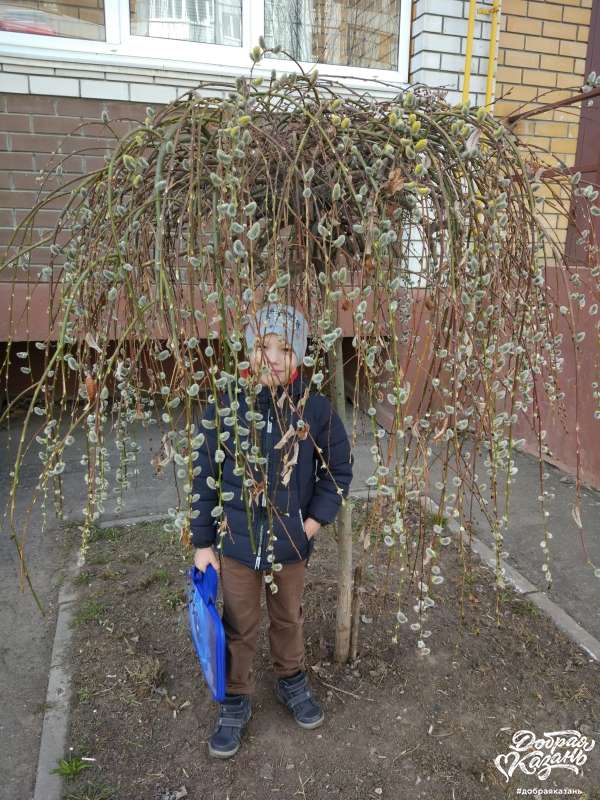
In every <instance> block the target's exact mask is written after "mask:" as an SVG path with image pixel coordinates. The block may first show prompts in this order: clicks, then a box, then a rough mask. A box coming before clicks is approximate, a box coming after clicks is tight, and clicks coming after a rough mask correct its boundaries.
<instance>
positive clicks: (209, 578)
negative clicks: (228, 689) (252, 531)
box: [187, 564, 226, 703]
mask: <svg viewBox="0 0 600 800" xmlns="http://www.w3.org/2000/svg"><path fill="white" fill-rule="evenodd" d="M187 575H188V586H189V591H188V609H189V623H190V632H191V635H192V641H193V643H194V647H195V648H196V653H197V654H198V660H199V661H200V666H201V667H202V672H203V673H204V677H205V678H206V683H207V684H208V687H209V689H210V690H211V692H212V696H213V698H214V699H215V700H216V701H217V702H219V703H220V702H222V701H223V700H224V699H225V686H226V675H225V669H226V662H225V652H226V644H225V631H224V629H223V623H222V622H221V617H220V616H219V612H218V611H217V608H216V605H215V603H216V600H217V592H218V589H219V576H218V574H217V571H216V570H215V568H214V567H213V566H212V565H211V564H209V565H208V566H207V568H206V571H205V572H201V571H200V570H199V569H198V568H197V567H196V566H193V567H191V568H190V569H189V570H188V573H187Z"/></svg>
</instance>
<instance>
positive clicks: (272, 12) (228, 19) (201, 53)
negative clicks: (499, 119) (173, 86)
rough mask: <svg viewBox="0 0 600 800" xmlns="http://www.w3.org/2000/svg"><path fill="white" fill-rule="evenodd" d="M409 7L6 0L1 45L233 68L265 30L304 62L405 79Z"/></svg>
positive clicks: (1, 9) (271, 62)
mask: <svg viewBox="0 0 600 800" xmlns="http://www.w3.org/2000/svg"><path fill="white" fill-rule="evenodd" d="M78 2H79V3H81V5H77V3H78ZM410 9H411V0H68V2H67V0H64V1H63V2H49V0H0V50H1V51H2V53H3V54H5V55H10V56H13V57H14V56H18V55H23V57H25V58H27V57H30V58H52V57H53V53H54V56H55V57H56V58H57V59H60V58H67V59H68V60H71V61H73V60H76V61H78V62H80V63H84V62H94V63H99V64H104V63H108V64H117V65H119V64H123V63H127V62H128V63H130V64H131V65H132V66H142V67H148V68H150V69H151V68H152V67H154V68H156V67H157V66H158V67H160V68H163V69H165V68H166V69H175V70H176V69H181V70H184V69H196V70H197V71H199V69H201V68H202V67H203V66H205V65H214V69H212V70H211V71H213V72H228V73H230V74H231V73H236V72H238V73H239V72H246V71H247V70H249V69H250V67H251V66H252V61H251V59H250V50H251V49H252V48H253V47H254V46H255V45H256V44H257V43H258V39H259V36H261V35H262V36H264V37H265V40H266V42H267V44H268V45H269V44H272V45H276V44H280V45H281V46H282V49H283V50H286V51H287V52H288V53H289V54H290V55H291V56H292V57H293V58H295V59H297V60H298V61H299V62H300V63H301V64H302V67H303V68H304V69H309V70H310V69H312V67H313V66H315V65H316V66H317V67H318V68H319V71H320V72H321V73H322V74H327V75H330V76H332V77H336V76H348V75H350V76H351V77H355V78H367V79H368V78H376V79H381V80H387V81H390V82H403V81H406V80H407V79H408V53H409V43H410ZM132 57H133V58H134V59H135V61H132V60H131V59H132ZM272 67H276V68H277V69H278V71H279V70H281V71H290V70H295V69H296V67H295V65H294V62H293V61H292V60H291V59H289V58H288V57H287V56H285V55H284V54H283V53H279V54H276V55H271V56H270V57H268V58H265V59H264V61H263V62H261V64H259V65H258V66H257V67H256V68H255V73H256V74H259V73H260V72H270V71H271V69H272ZM349 67H351V68H352V69H351V72H350V73H349V72H348V68H349Z"/></svg>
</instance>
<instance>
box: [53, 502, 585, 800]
mask: <svg viewBox="0 0 600 800" xmlns="http://www.w3.org/2000/svg"><path fill="white" fill-rule="evenodd" d="M362 513H364V510H363V508H362V505H361V506H360V507H357V509H356V512H355V516H356V519H357V523H358V522H360V516H361V514H362ZM357 529H358V525H357ZM317 537H318V538H317V542H316V546H315V550H314V554H313V557H312V559H311V563H310V566H309V569H308V571H307V576H306V588H305V602H304V609H305V619H306V621H305V639H306V663H307V666H308V670H309V677H310V680H311V684H312V686H313V688H314V691H315V694H316V695H317V697H318V698H319V700H320V701H321V702H322V704H323V706H324V709H325V712H326V718H325V723H324V724H323V726H321V727H320V728H318V729H316V730H313V731H306V730H303V729H301V728H299V727H298V726H297V725H296V724H295V723H294V721H293V719H292V717H291V715H290V714H289V712H288V711H287V709H285V708H284V707H283V706H281V705H280V704H279V703H278V702H277V700H276V699H275V697H274V694H273V685H274V676H273V674H272V672H271V668H270V656H269V647H268V638H267V630H266V628H267V624H266V623H267V617H266V607H265V605H264V597H263V625H262V627H261V633H260V638H259V646H258V653H257V659H256V663H255V668H256V674H257V686H258V689H257V692H256V695H255V696H254V698H253V716H252V719H251V720H250V723H249V725H248V728H247V730H246V732H245V733H244V736H243V740H242V748H241V749H240V751H239V752H238V754H237V755H236V756H235V757H234V758H232V759H227V760H222V761H221V760H216V759H212V758H210V757H209V756H208V751H207V739H208V738H209V737H210V734H211V731H212V729H213V726H214V722H215V719H216V714H217V710H218V707H217V704H216V703H215V702H214V701H213V700H212V698H211V696H210V692H209V691H208V689H207V688H206V685H205V683H204V679H203V676H202V673H201V670H200V667H199V664H198V661H197V659H196V655H195V652H194V650H193V646H192V644H191V640H190V638H189V633H188V622H187V606H186V588H187V581H186V571H187V569H188V568H189V566H190V565H191V555H190V553H189V552H187V553H186V552H183V551H182V548H181V546H180V545H179V544H178V543H177V542H173V541H171V539H170V537H169V534H166V533H165V532H164V531H162V528H161V526H160V525H157V524H147V525H135V526H131V527H126V528H114V529H110V530H107V531H98V532H97V533H96V534H95V536H94V540H93V542H92V544H91V547H90V551H89V554H88V559H87V563H86V565H85V567H84V568H83V571H82V573H81V575H80V576H79V578H78V583H79V586H80V591H79V600H78V609H77V624H76V626H75V634H74V648H73V661H74V663H73V672H74V702H73V710H72V716H71V721H70V745H71V747H72V751H71V755H73V756H85V757H88V758H93V759H95V761H93V762H87V763H90V764H91V765H92V766H91V767H90V768H88V769H84V770H83V771H82V772H81V773H80V774H79V775H78V776H76V777H75V778H73V779H71V780H69V781H68V782H67V783H66V789H65V794H64V800H179V799H180V798H184V797H187V798H191V800H213V799H214V800H217V798H219V800H221V799H222V800H228V799H229V800H242V799H243V800H267V799H270V798H273V799H274V800H293V799H295V798H300V800H328V799H329V798H340V799H343V800H351V799H352V800H354V799H355V798H356V800H364V799H365V798H375V799H377V798H393V799H394V800H396V799H397V798H398V799H402V800H403V799H404V798H410V799H411V800H412V799H413V798H415V799H416V798H426V800H434V799H435V800H481V798H490V800H496V798H498V799H499V800H509V799H512V798H517V797H520V796H521V795H522V794H524V793H525V792H524V790H526V789H530V790H532V789H533V790H535V789H537V790H539V792H540V793H541V792H545V793H546V794H551V795H552V794H554V795H562V794H567V793H570V794H576V795H577V796H578V797H579V798H580V800H600V752H599V750H600V692H599V687H600V668H599V666H598V665H597V664H596V663H595V662H593V661H591V659H589V658H588V656H587V655H586V654H585V653H584V652H582V651H580V650H579V648H578V647H577V646H576V645H574V644H573V643H572V642H571V641H570V640H569V639H567V638H566V637H565V636H564V635H563V634H562V633H561V632H560V631H558V630H557V629H556V628H555V627H554V625H553V624H552V623H551V622H550V621H549V620H548V619H547V618H546V617H544V616H543V615H542V614H541V613H540V612H539V611H538V610H537V608H536V607H535V606H534V605H533V604H532V603H531V602H530V601H529V600H528V599H527V598H526V597H523V596H520V595H518V594H515V593H513V592H512V590H510V589H506V590H503V592H502V598H503V603H502V607H501V626H500V627H498V626H497V624H496V595H495V592H494V582H493V577H492V575H491V573H490V572H489V570H488V569H487V567H486V566H484V565H482V564H481V563H479V561H478V560H477V559H476V557H473V563H471V564H470V572H469V573H468V574H467V576H466V580H465V577H464V576H463V564H462V556H461V554H460V553H459V552H458V551H457V549H456V548H455V546H454V544H452V545H450V546H448V547H446V548H444V552H443V556H444V558H443V561H442V562H441V564H442V574H443V575H444V576H445V581H444V582H443V583H442V584H440V585H438V586H435V587H434V588H435V590H436V592H435V594H434V595H433V596H434V598H435V600H436V605H435V607H434V608H432V609H430V611H429V613H428V621H427V624H426V626H425V627H426V628H428V629H430V630H431V632H432V633H431V636H430V637H429V638H427V639H426V640H425V641H426V644H427V646H428V647H430V648H431V654H430V655H428V656H425V657H423V656H420V655H419V653H418V652H417V647H416V640H417V634H416V633H415V632H414V631H412V630H411V629H410V627H409V624H404V625H401V626H398V625H397V623H396V618H395V612H396V610H397V602H398V601H397V598H396V597H395V594H394V593H395V589H394V586H395V580H394V579H395V576H396V575H397V568H396V566H392V567H390V568H389V572H388V566H387V565H386V563H385V558H383V557H380V556H379V555H377V554H375V553H371V552H370V551H369V553H368V555H369V560H368V563H369V564H371V567H370V568H368V569H367V570H366V574H365V575H364V578H363V584H364V589H365V591H364V592H363V593H362V597H363V602H362V609H361V614H362V618H363V621H361V624H360V641H359V647H358V657H357V659H356V660H355V661H354V662H352V663H351V664H348V665H337V664H335V663H334V660H333V643H334V627H335V602H336V579H335V573H336V564H337V557H336V542H335V528H334V526H330V527H326V528H323V529H322V530H321V531H320V532H319V533H318V534H317ZM356 551H357V554H358V545H357V547H356ZM469 553H470V551H469ZM469 553H467V554H464V555H465V556H468V555H469ZM386 573H388V584H387V587H388V591H387V592H385V591H384V588H383V587H384V583H385V576H386ZM461 607H462V611H463V616H462V619H461ZM409 619H410V621H411V622H412V621H414V619H415V615H414V612H413V611H412V609H410V612H409ZM394 634H398V643H397V644H395V643H393V642H392V637H393V636H394ZM522 729H528V730H531V731H533V732H534V733H535V734H537V735H538V737H541V736H543V735H544V733H545V732H549V731H558V730H563V729H577V730H579V731H580V732H582V733H585V734H587V735H588V737H590V738H595V739H597V740H598V743H599V744H598V746H596V747H595V748H594V749H593V750H592V751H591V752H590V753H589V754H588V759H587V762H586V763H585V764H584V765H583V767H581V768H580V770H579V774H575V773H574V772H572V771H569V770H567V769H565V768H556V769H554V770H552V771H551V772H550V774H549V776H548V777H547V778H546V779H545V780H541V779H540V778H539V777H537V775H536V774H533V775H527V774H525V773H524V772H523V771H521V770H520V769H517V770H516V771H515V772H514V773H513V775H512V777H511V778H510V780H509V781H508V782H507V781H506V779H505V777H504V775H503V774H502V773H501V772H500V771H499V770H498V769H497V767H496V766H495V764H494V759H495V758H496V756H497V755H499V754H502V753H507V752H508V751H509V745H510V742H511V738H512V736H513V734H514V733H515V732H516V731H519V730H522ZM563 752H564V751H563ZM519 790H520V791H519ZM528 793H530V794H533V792H531V791H530V792H528Z"/></svg>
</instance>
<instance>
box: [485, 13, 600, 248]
mask: <svg viewBox="0 0 600 800" xmlns="http://www.w3.org/2000/svg"><path fill="white" fill-rule="evenodd" d="M591 7H592V0H556V1H555V2H554V1H553V0H545V2H534V1H533V0H529V1H527V0H504V2H503V4H502V22H501V32H500V43H499V54H498V72H497V85H496V98H497V99H496V103H495V113H496V115H497V116H500V117H502V116H506V115H509V114H512V113H515V112H517V111H527V110H529V109H530V108H534V107H538V106H539V105H540V104H543V103H551V102H554V101H556V100H560V99H562V98H565V97H569V96H571V95H572V94H573V92H574V91H578V90H580V89H581V85H582V84H583V82H584V80H585V56H586V50H587V42H588V38H589V25H590V15H591ZM542 95H543V96H542ZM536 98H538V99H537V100H536ZM514 130H515V132H516V133H518V134H519V135H520V136H521V137H522V138H523V140H524V141H525V142H527V143H528V144H532V145H534V146H538V147H541V148H544V149H547V150H549V151H550V152H551V153H552V156H551V157H544V156H542V155H541V154H540V160H541V161H542V162H543V163H548V164H551V165H553V166H556V161H555V160H554V157H555V156H558V158H560V159H561V160H562V161H563V162H564V163H565V164H567V166H573V164H574V161H575V153H576V149H577V134H578V130H579V106H578V105H573V106H569V107H568V108H563V109H556V110H554V111H548V112H545V113H543V114H540V115H539V116H536V117H533V118H531V119H527V120H523V121H522V122H517V123H516V125H515V128H514ZM542 211H543V213H544V215H545V217H546V219H547V221H548V224H549V226H551V228H552V229H553V230H555V231H557V234H558V237H559V241H560V242H561V243H564V240H565V235H566V228H567V220H566V217H565V216H563V215H559V214H558V213H557V212H556V211H555V210H554V209H552V208H550V207H549V206H548V205H546V206H545V207H544V208H543V209H542Z"/></svg>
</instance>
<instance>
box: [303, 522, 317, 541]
mask: <svg viewBox="0 0 600 800" xmlns="http://www.w3.org/2000/svg"><path fill="white" fill-rule="evenodd" d="M320 527H321V523H320V522H317V520H316V519H313V518H312V517H307V518H306V519H305V520H304V530H305V531H306V535H307V536H308V538H309V539H312V537H313V536H314V535H315V533H317V532H318V530H319V528H320Z"/></svg>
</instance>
